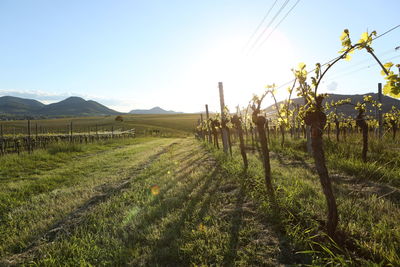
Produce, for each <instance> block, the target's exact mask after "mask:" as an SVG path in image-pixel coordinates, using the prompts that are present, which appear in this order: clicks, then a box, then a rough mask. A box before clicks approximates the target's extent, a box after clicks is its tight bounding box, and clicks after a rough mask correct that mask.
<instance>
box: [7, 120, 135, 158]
mask: <svg viewBox="0 0 400 267" xmlns="http://www.w3.org/2000/svg"><path fill="white" fill-rule="evenodd" d="M38 129H39V127H38V124H37V123H36V124H35V135H34V137H33V136H32V125H31V120H27V128H26V135H25V136H24V135H20V134H19V135H18V136H17V135H16V134H15V127H14V128H13V135H12V136H6V135H5V134H4V127H3V124H1V125H0V155H5V154H9V153H17V154H18V155H19V154H20V152H22V151H27V152H28V153H29V154H30V153H32V151H33V150H34V149H39V148H42V149H45V148H47V146H48V145H49V144H52V143H59V142H64V143H79V144H83V143H85V144H87V143H94V142H96V141H100V140H108V139H114V138H127V137H135V135H136V132H135V129H134V128H133V129H129V130H124V129H123V130H122V131H119V132H118V133H114V126H111V130H110V131H106V132H102V133H99V132H98V126H97V124H96V127H95V129H96V131H95V135H91V131H90V127H89V128H88V132H87V133H80V132H78V133H75V134H74V131H73V124H72V122H70V123H69V125H67V131H66V133H65V134H50V133H44V129H43V128H42V134H39V130H38Z"/></svg>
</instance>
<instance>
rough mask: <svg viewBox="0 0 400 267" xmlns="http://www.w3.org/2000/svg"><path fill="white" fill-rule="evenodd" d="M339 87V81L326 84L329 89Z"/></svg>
mask: <svg viewBox="0 0 400 267" xmlns="http://www.w3.org/2000/svg"><path fill="white" fill-rule="evenodd" d="M337 87H338V83H337V82H331V83H330V84H328V85H327V86H326V88H327V89H328V90H329V91H335V90H336V89H337Z"/></svg>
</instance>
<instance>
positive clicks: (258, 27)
mask: <svg viewBox="0 0 400 267" xmlns="http://www.w3.org/2000/svg"><path fill="white" fill-rule="evenodd" d="M277 2H278V0H275V2H274V3H273V4H272V6H271V7H270V8H269V9H268V11H267V14H265V16H264V18H263V19H262V20H261V22H260V23H259V24H258V26H257V28H256V30H255V31H254V32H253V34H252V35H251V36H250V38H249V40H248V41H247V43H246V45H245V47H244V48H247V46H248V45H249V44H250V41H251V40H252V39H253V38H254V36H255V35H256V33H257V32H258V30H259V29H260V28H261V26H262V25H263V23H264V21H265V20H266V19H267V17H268V15H269V13H271V10H272V9H273V8H274V6H275V5H276V3H277Z"/></svg>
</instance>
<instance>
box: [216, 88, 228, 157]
mask: <svg viewBox="0 0 400 267" xmlns="http://www.w3.org/2000/svg"><path fill="white" fill-rule="evenodd" d="M218 88H219V102H220V105H221V132H222V145H223V149H224V152H225V153H228V149H229V144H228V131H227V129H226V114H225V101H224V87H223V85H222V82H219V83H218Z"/></svg>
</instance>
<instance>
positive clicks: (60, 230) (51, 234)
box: [0, 142, 178, 266]
mask: <svg viewBox="0 0 400 267" xmlns="http://www.w3.org/2000/svg"><path fill="white" fill-rule="evenodd" d="M177 144H178V143H177V142H173V143H171V144H169V145H167V146H165V147H164V148H162V149H161V150H160V151H159V152H157V153H156V154H154V155H151V156H150V157H149V158H148V160H147V161H145V162H144V163H143V164H141V166H138V167H136V168H134V169H133V170H132V173H131V174H130V177H129V178H126V179H122V180H120V181H119V182H118V183H115V182H114V183H108V184H103V185H101V186H99V187H98V189H99V191H100V193H99V194H96V195H95V196H93V197H91V198H90V199H89V200H87V201H86V202H85V203H84V204H82V205H81V206H80V207H78V208H77V209H75V210H74V211H72V212H71V213H70V214H68V215H67V216H66V217H65V218H64V219H62V220H60V221H58V222H57V223H55V224H53V225H52V226H51V227H49V229H48V230H47V231H46V232H45V233H44V234H43V235H41V237H40V238H38V239H37V240H36V241H34V242H32V243H31V245H29V246H28V247H26V248H25V249H24V250H23V252H21V253H18V254H14V255H12V256H10V257H9V258H8V259H5V260H3V261H0V266H3V265H4V266H15V265H18V262H21V260H23V259H24V258H27V257H28V255H29V254H31V253H33V252H35V251H37V250H38V249H39V248H40V247H41V246H43V245H45V244H46V243H50V242H53V241H55V240H56V239H57V238H58V237H59V236H60V235H61V234H68V233H70V232H71V231H72V230H73V229H74V228H75V227H76V226H77V225H79V223H80V222H81V218H82V217H83V216H84V215H85V214H87V213H88V212H89V211H90V210H91V208H92V207H94V206H96V205H98V204H100V203H102V202H105V201H106V200H108V199H109V198H111V197H112V196H114V195H116V194H118V193H120V192H121V191H122V190H123V189H125V188H127V187H129V186H130V185H131V183H132V182H133V181H134V179H135V178H136V177H137V175H139V174H140V173H141V172H142V171H143V170H144V169H146V168H148V167H149V166H151V165H152V164H153V163H154V162H155V161H157V160H158V159H159V158H160V157H161V156H162V155H163V154H165V153H167V152H168V151H169V150H170V149H171V148H172V147H173V146H175V145H177Z"/></svg>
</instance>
